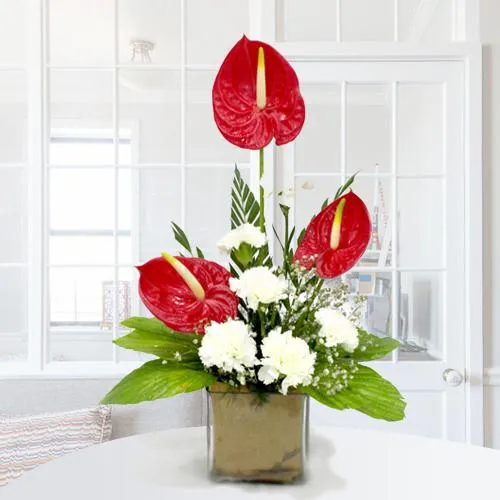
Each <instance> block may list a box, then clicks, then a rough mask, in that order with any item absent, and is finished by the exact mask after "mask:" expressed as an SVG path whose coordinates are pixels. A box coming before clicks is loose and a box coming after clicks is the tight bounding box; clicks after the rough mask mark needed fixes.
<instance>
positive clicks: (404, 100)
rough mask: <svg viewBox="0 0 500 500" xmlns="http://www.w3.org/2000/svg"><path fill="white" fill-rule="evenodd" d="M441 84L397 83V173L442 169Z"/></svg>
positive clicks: (419, 172)
mask: <svg viewBox="0 0 500 500" xmlns="http://www.w3.org/2000/svg"><path fill="white" fill-rule="evenodd" d="M443 106H444V103H443V87H442V85H432V84H421V83H419V84H400V85H398V117H397V118H398V122H397V127H398V128H397V133H398V148H397V152H398V172H399V173H406V174H408V173H411V174H423V173H439V172H442V171H443V166H444V163H443V142H444V120H443V114H444V107H443Z"/></svg>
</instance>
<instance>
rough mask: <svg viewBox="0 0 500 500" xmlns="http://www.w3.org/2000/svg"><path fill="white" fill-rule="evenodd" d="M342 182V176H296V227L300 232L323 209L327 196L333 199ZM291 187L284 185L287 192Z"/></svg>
mask: <svg viewBox="0 0 500 500" xmlns="http://www.w3.org/2000/svg"><path fill="white" fill-rule="evenodd" d="M340 184H341V180H340V176H326V175H325V176H314V177H313V176H311V177H308V176H307V175H300V176H297V177H296V178H295V191H294V193H295V227H296V229H297V233H298V234H300V231H302V229H303V228H305V227H307V225H308V224H309V222H310V221H311V219H312V218H313V217H314V215H316V214H317V213H318V212H319V211H320V210H321V205H322V204H323V202H324V201H325V200H326V199H327V198H328V199H329V200H330V201H331V200H332V199H333V197H334V196H335V192H336V191H337V189H338V188H339V186H340ZM289 187H292V188H293V186H284V188H285V189H284V191H285V193H286V192H287V190H288V188H289ZM285 202H286V199H285Z"/></svg>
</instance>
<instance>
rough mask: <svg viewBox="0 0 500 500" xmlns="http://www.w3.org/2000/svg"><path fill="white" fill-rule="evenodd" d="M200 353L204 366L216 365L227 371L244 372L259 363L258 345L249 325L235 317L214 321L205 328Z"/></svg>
mask: <svg viewBox="0 0 500 500" xmlns="http://www.w3.org/2000/svg"><path fill="white" fill-rule="evenodd" d="M198 354H199V356H200V359H201V362H202V363H203V364H204V366H206V367H207V368H210V367H212V366H216V367H217V368H220V369H221V370H223V371H225V372H231V371H235V372H237V373H242V372H244V371H245V369H246V368H251V367H253V366H254V365H255V364H256V363H257V358H256V354H257V347H256V345H255V340H254V339H253V338H252V335H251V332H250V331H249V329H248V326H247V325H246V324H245V323H244V322H243V321H239V320H234V319H228V320H227V321H226V322H225V323H216V322H215V321H213V322H212V323H211V324H210V325H209V326H208V327H207V328H206V329H205V335H204V336H203V340H202V341H201V347H200V349H199V350H198Z"/></svg>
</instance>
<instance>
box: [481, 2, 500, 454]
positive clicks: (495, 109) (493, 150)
mask: <svg viewBox="0 0 500 500" xmlns="http://www.w3.org/2000/svg"><path fill="white" fill-rule="evenodd" d="M480 9H481V10H480V15H481V42H482V43H483V44H484V49H483V100H484V103H483V127H484V129H483V134H484V135H483V161H484V163H483V165H484V166H483V169H484V217H485V219H484V234H485V236H484V304H485V310H484V332H485V356H484V360H485V367H486V372H487V373H488V374H489V377H487V385H486V388H485V401H486V408H485V410H486V411H485V430H486V436H485V437H486V445H487V446H492V447H494V448H499V449H500V376H498V374H499V373H500V308H499V307H498V304H499V302H500V262H499V261H498V255H499V254H500V231H499V230H500V197H499V196H498V193H499V190H500V30H499V29H498V20H499V19H500V2H499V1H498V0H481V1H480ZM495 374H496V375H495Z"/></svg>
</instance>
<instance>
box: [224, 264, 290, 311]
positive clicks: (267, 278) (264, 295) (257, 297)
mask: <svg viewBox="0 0 500 500" xmlns="http://www.w3.org/2000/svg"><path fill="white" fill-rule="evenodd" d="M229 286H230V288H231V290H232V291H233V292H235V293H236V295H238V297H240V298H241V299H243V300H245V301H246V302H247V304H248V306H249V307H250V309H257V308H258V307H259V304H271V303H273V302H278V301H279V300H281V299H284V298H286V292H287V289H288V284H287V282H286V281H285V279H284V278H282V277H278V276H276V275H275V274H273V273H272V271H271V270H270V269H268V268H267V267H263V266H259V267H252V268H251V269H248V271H245V272H244V273H243V274H242V275H241V276H240V277H239V278H230V279H229Z"/></svg>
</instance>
